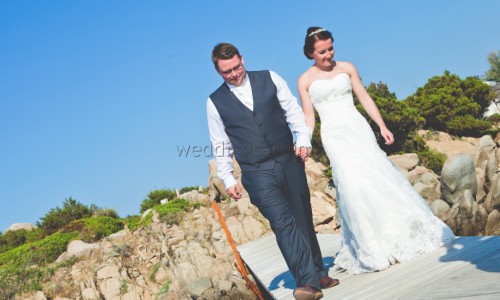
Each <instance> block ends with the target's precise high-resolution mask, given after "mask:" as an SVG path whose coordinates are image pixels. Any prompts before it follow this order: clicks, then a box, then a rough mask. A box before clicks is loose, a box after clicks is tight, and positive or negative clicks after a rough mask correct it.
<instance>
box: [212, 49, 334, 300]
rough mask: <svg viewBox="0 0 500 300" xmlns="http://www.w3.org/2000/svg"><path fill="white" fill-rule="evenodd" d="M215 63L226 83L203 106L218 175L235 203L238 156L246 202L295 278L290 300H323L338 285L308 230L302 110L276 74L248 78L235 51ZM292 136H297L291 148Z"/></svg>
mask: <svg viewBox="0 0 500 300" xmlns="http://www.w3.org/2000/svg"><path fill="white" fill-rule="evenodd" d="M212 61H213V63H214V65H215V70H216V71H217V73H219V75H221V76H222V79H223V80H224V81H225V82H224V83H223V84H222V85H221V86H220V87H219V88H218V89H217V90H216V91H215V92H213V93H212V94H211V95H210V98H209V99H208V100H207V116H208V127H209V131H210V139H211V141H212V146H213V148H214V149H216V150H215V155H216V161H217V175H218V176H219V177H220V178H221V179H222V180H223V182H224V185H225V187H226V189H227V193H228V194H229V196H231V197H232V198H234V199H240V198H241V196H242V187H241V186H240V185H239V184H238V182H237V181H236V179H235V178H234V177H233V161H232V157H233V155H234V156H236V160H237V161H238V163H239V165H240V167H241V170H242V178H241V181H242V183H243V186H244V187H245V189H246V190H247V191H248V194H249V195H250V201H251V202H252V204H254V205H255V206H257V208H258V209H259V211H260V212H261V213H262V215H264V217H266V219H267V220H268V221H269V223H270V225H271V228H272V230H273V232H274V233H275V235H276V240H277V242H278V246H279V248H280V250H281V253H282V254H283V257H284V258H285V261H286V263H287V265H288V268H289V269H290V272H291V273H292V275H293V277H294V278H295V281H296V283H297V288H296V289H295V291H294V293H293V295H294V297H295V299H298V300H302V299H320V298H321V297H323V293H322V292H321V289H325V288H330V287H333V286H335V285H337V284H338V283H339V281H338V280H337V279H332V278H330V277H328V274H327V271H325V270H324V268H323V261H322V256H321V251H320V248H319V244H318V240H317V238H316V233H315V231H314V227H313V222H312V211H311V204H310V197H309V188H308V186H307V180H306V176H305V171H304V162H303V160H306V159H307V157H308V156H309V154H310V150H311V143H310V134H309V129H308V127H307V126H306V123H305V120H304V115H303V113H302V110H301V109H300V107H299V106H298V104H297V101H296V98H295V97H294V96H293V95H292V93H291V92H290V89H289V88H288V86H287V84H286V82H285V81H284V80H283V79H282V78H281V77H280V76H278V75H277V74H276V73H274V72H272V71H254V72H246V70H245V62H244V60H243V57H242V56H241V55H240V53H239V51H238V49H237V48H236V47H235V46H233V45H231V44H227V43H220V44H218V45H216V46H215V47H214V49H213V51H212ZM289 126H290V127H289ZM290 129H291V130H292V131H293V132H294V133H295V134H296V145H295V146H294V145H293V137H292V132H291V131H290Z"/></svg>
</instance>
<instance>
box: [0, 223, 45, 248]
mask: <svg viewBox="0 0 500 300" xmlns="http://www.w3.org/2000/svg"><path fill="white" fill-rule="evenodd" d="M40 239H42V232H41V230H40V228H36V229H33V230H26V229H20V230H14V231H12V230H9V231H7V232H4V233H3V234H2V235H0V253H2V252H5V251H7V250H10V249H13V248H15V247H18V246H21V245H22V244H24V243H29V242H35V241H38V240H40Z"/></svg>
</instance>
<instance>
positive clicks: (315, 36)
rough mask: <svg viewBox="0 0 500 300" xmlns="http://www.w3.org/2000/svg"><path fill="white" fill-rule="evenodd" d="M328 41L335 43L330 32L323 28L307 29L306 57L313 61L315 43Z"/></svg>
mask: <svg viewBox="0 0 500 300" xmlns="http://www.w3.org/2000/svg"><path fill="white" fill-rule="evenodd" d="M328 39H332V42H333V37H332V33H331V32H330V31H328V30H326V29H324V28H321V27H309V28H307V34H306V39H305V42H304V55H305V56H306V57H307V58H308V59H313V57H312V56H311V53H313V51H314V43H315V42H316V41H324V40H328Z"/></svg>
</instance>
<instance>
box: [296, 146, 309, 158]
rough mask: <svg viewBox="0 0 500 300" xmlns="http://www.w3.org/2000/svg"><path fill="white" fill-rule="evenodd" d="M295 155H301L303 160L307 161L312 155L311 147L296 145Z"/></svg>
mask: <svg viewBox="0 0 500 300" xmlns="http://www.w3.org/2000/svg"><path fill="white" fill-rule="evenodd" d="M294 149H295V155H296V156H297V157H300V158H301V159H302V161H307V158H308V157H309V156H311V150H312V149H311V147H303V146H302V147H297V146H295V145H294Z"/></svg>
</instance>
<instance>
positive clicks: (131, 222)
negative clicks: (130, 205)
mask: <svg viewBox="0 0 500 300" xmlns="http://www.w3.org/2000/svg"><path fill="white" fill-rule="evenodd" d="M123 222H124V223H125V225H127V227H128V229H129V230H131V231H134V230H136V229H137V228H139V227H140V223H141V216H137V215H135V216H127V217H126V218H125V219H124V220H123Z"/></svg>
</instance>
